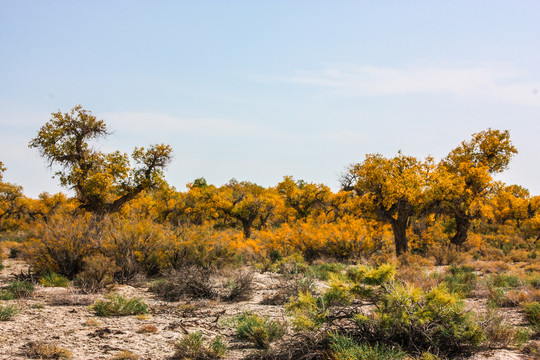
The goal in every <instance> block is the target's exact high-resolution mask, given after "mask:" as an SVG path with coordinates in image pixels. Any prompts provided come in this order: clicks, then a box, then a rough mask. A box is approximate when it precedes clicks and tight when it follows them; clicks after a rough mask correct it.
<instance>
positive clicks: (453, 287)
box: [443, 265, 476, 297]
mask: <svg viewBox="0 0 540 360" xmlns="http://www.w3.org/2000/svg"><path fill="white" fill-rule="evenodd" d="M443 282H444V283H445V284H446V287H447V288H448V290H450V292H452V293H454V294H457V295H459V296H460V297H467V296H468V295H469V294H470V293H471V291H472V290H473V289H474V288H475V286H476V274H475V273H474V269H473V268H471V267H468V266H464V265H463V266H453V265H452V266H451V267H450V269H449V274H447V275H446V276H445V277H444V279H443Z"/></svg>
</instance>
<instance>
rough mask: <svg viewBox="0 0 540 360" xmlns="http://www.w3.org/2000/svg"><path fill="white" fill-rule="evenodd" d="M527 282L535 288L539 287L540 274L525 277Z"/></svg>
mask: <svg viewBox="0 0 540 360" xmlns="http://www.w3.org/2000/svg"><path fill="white" fill-rule="evenodd" d="M527 283H528V284H529V285H531V286H532V287H533V288H535V289H540V275H534V276H530V277H528V278H527Z"/></svg>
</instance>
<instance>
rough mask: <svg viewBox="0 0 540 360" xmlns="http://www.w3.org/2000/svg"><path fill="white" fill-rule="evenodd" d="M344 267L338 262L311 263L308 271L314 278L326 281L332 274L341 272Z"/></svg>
mask: <svg viewBox="0 0 540 360" xmlns="http://www.w3.org/2000/svg"><path fill="white" fill-rule="evenodd" d="M344 268H345V267H344V266H343V264H340V263H322V264H317V265H311V266H310V267H309V270H308V273H309V274H310V275H312V276H313V277H315V278H316V279H319V280H322V281H326V280H328V279H330V276H331V275H332V274H338V275H339V274H341V271H342V270H343V269H344Z"/></svg>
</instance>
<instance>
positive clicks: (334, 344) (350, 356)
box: [330, 334, 410, 360]
mask: <svg viewBox="0 0 540 360" xmlns="http://www.w3.org/2000/svg"><path fill="white" fill-rule="evenodd" d="M330 349H331V351H332V358H333V359H335V360H399V359H410V357H408V355H407V353H406V352H404V351H402V350H401V349H399V348H398V349H391V348H386V347H384V346H381V345H378V344H375V345H373V346H371V345H369V344H361V343H358V342H356V341H355V340H354V339H352V338H350V337H347V336H343V335H338V334H332V335H331V336H330Z"/></svg>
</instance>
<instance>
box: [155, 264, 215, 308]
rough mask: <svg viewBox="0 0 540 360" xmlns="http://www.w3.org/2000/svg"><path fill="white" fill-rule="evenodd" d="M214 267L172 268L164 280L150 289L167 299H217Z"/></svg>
mask: <svg viewBox="0 0 540 360" xmlns="http://www.w3.org/2000/svg"><path fill="white" fill-rule="evenodd" d="M214 272H215V271H214V270H213V269H212V268H204V267H201V266H196V265H191V266H185V267H183V268H179V269H177V270H171V271H170V272H169V273H168V274H167V276H166V278H165V280H164V281H160V282H157V283H155V284H154V285H153V286H151V287H150V291H152V292H154V293H156V294H157V295H158V296H159V297H161V298H162V299H164V300H166V301H178V300H180V299H182V298H187V299H215V298H216V297H217V296H218V293H217V291H216V290H215V289H214V286H213V280H212V277H213V275H214Z"/></svg>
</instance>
